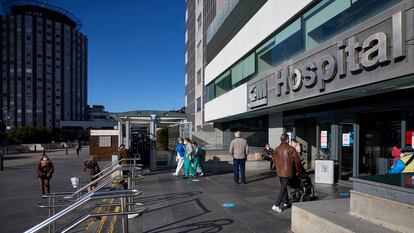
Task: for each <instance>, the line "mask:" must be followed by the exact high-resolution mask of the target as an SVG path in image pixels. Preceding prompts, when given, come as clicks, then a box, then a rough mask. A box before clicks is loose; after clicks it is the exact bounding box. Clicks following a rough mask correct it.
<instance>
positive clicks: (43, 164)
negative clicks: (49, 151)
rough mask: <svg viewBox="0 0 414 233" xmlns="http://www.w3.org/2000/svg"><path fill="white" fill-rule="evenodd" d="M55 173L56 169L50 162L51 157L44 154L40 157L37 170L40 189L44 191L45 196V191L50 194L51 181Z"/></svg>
mask: <svg viewBox="0 0 414 233" xmlns="http://www.w3.org/2000/svg"><path fill="white" fill-rule="evenodd" d="M54 171H55V168H54V167H53V163H52V161H50V159H49V157H47V155H46V154H43V155H42V156H41V157H40V160H39V163H38V164H37V170H36V174H37V178H38V179H39V184H40V188H41V189H42V194H45V189H46V190H47V192H48V193H50V179H52V175H53V172H54Z"/></svg>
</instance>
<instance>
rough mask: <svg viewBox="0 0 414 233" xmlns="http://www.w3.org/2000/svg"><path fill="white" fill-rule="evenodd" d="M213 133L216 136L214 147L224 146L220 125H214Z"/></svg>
mask: <svg viewBox="0 0 414 233" xmlns="http://www.w3.org/2000/svg"><path fill="white" fill-rule="evenodd" d="M214 132H215V135H216V145H224V133H223V129H222V124H221V123H214Z"/></svg>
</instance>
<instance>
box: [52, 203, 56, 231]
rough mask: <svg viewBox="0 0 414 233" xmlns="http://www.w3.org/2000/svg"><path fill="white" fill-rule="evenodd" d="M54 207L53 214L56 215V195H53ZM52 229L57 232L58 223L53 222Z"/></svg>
mask: <svg viewBox="0 0 414 233" xmlns="http://www.w3.org/2000/svg"><path fill="white" fill-rule="evenodd" d="M52 205H53V208H52V214H53V215H55V213H56V207H55V205H56V197H55V195H53V197H52ZM52 229H53V231H55V230H56V222H53V224H52Z"/></svg>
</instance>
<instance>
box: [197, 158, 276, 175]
mask: <svg viewBox="0 0 414 233" xmlns="http://www.w3.org/2000/svg"><path fill="white" fill-rule="evenodd" d="M204 167H205V168H206V170H207V172H211V173H223V172H232V171H233V161H221V162H212V161H208V162H204ZM269 168H270V162H269V161H246V171H266V170H269Z"/></svg>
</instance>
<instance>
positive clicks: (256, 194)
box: [138, 171, 349, 233]
mask: <svg viewBox="0 0 414 233" xmlns="http://www.w3.org/2000/svg"><path fill="white" fill-rule="evenodd" d="M247 177H248V179H247V181H248V184H247V185H237V184H234V183H233V181H232V174H221V175H212V176H207V177H201V178H200V179H198V181H192V180H182V179H181V178H176V177H173V176H172V175H170V173H163V174H158V175H150V176H146V177H145V179H144V181H142V182H141V184H140V185H138V187H141V188H142V189H143V194H144V195H143V198H142V199H141V201H142V202H143V203H146V204H147V205H148V206H149V211H148V212H147V213H145V214H144V218H143V230H144V232H147V233H160V232H233V233H234V232H290V216H291V211H290V209H288V210H286V211H284V212H282V213H280V214H279V213H276V212H274V211H272V210H271V207H272V205H273V202H274V199H275V196H276V194H277V190H278V187H279V185H278V183H279V181H278V178H276V177H274V175H273V174H271V173H269V172H267V171H261V172H251V173H249V175H248V176H247ZM316 188H317V190H318V195H319V197H320V199H335V198H340V196H339V194H338V192H347V191H348V190H349V189H348V188H347V187H343V186H331V185H318V186H317V187H316ZM225 203H233V204H235V207H232V208H226V207H223V204H225Z"/></svg>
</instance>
